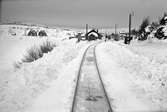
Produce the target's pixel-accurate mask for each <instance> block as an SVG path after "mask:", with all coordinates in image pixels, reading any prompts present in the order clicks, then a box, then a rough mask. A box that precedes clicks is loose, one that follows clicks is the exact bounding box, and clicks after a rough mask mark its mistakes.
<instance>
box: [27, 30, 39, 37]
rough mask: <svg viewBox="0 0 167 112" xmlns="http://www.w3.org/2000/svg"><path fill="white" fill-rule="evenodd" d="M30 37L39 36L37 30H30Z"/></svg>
mask: <svg viewBox="0 0 167 112" xmlns="http://www.w3.org/2000/svg"><path fill="white" fill-rule="evenodd" d="M28 36H37V32H36V31H35V30H32V29H31V30H30V31H29V32H28Z"/></svg>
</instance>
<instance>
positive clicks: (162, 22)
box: [159, 12, 167, 25]
mask: <svg viewBox="0 0 167 112" xmlns="http://www.w3.org/2000/svg"><path fill="white" fill-rule="evenodd" d="M166 19H167V13H166V12H165V13H164V16H163V17H162V18H161V19H160V20H159V24H160V25H165V24H166V22H167V20H166Z"/></svg>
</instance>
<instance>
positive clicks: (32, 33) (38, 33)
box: [27, 29, 47, 37]
mask: <svg viewBox="0 0 167 112" xmlns="http://www.w3.org/2000/svg"><path fill="white" fill-rule="evenodd" d="M27 35H28V36H40V37H44V36H47V33H46V32H45V30H40V31H38V30H35V29H31V30H30V31H29V32H28V34H27Z"/></svg>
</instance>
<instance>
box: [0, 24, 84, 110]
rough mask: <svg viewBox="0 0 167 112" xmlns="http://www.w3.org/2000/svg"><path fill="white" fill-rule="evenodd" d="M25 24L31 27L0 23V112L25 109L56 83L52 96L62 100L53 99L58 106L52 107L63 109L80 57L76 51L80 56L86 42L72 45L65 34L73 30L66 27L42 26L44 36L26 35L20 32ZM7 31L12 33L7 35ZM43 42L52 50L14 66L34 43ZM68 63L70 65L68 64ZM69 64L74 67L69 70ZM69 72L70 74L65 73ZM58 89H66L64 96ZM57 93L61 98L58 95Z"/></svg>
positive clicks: (74, 42) (73, 32)
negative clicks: (45, 31) (48, 27)
mask: <svg viewBox="0 0 167 112" xmlns="http://www.w3.org/2000/svg"><path fill="white" fill-rule="evenodd" d="M25 27H26V28H25ZM27 27H28V29H30V28H32V27H31V26H21V25H1V28H0V52H1V56H0V99H1V100H0V111H1V112H23V111H25V110H27V109H28V108H30V107H31V106H32V105H33V103H32V102H34V100H35V99H36V98H38V96H39V95H40V94H43V92H44V91H46V90H47V89H48V88H50V87H52V84H53V83H56V82H57V83H56V84H57V86H55V87H56V89H55V90H56V92H57V97H56V98H57V100H58V98H60V100H59V101H64V103H65V104H61V103H58V102H57V103H58V104H59V105H58V106H57V107H58V108H56V109H58V110H59V109H60V107H62V109H65V106H67V105H66V103H68V100H70V99H69V98H68V96H69V95H71V94H72V93H71V91H72V90H71V89H72V88H73V86H72V84H73V83H74V82H73V80H74V79H75V70H76V69H77V67H76V66H77V64H78V63H79V62H80V61H79V59H80V58H81V57H79V54H80V55H82V52H83V49H84V48H85V46H87V43H86V42H81V43H79V44H76V41H77V40H76V39H72V40H68V38H69V36H71V35H74V34H75V33H76V32H75V31H70V30H61V29H46V30H47V33H48V35H49V36H48V37H42V38H41V37H31V36H26V35H24V34H25V33H24V32H25V30H26V29H27ZM41 29H42V28H41ZM11 30H12V33H15V34H16V35H11ZM45 41H50V42H52V43H54V44H55V45H56V47H55V48H54V49H53V51H51V52H49V53H46V54H44V55H43V57H42V58H40V59H38V60H36V61H34V62H31V63H22V64H21V65H20V67H19V68H16V67H15V66H14V65H15V63H16V62H20V61H21V59H22V58H23V57H24V55H25V53H26V52H27V49H29V48H31V47H32V46H34V45H36V46H39V45H40V44H42V43H43V42H45ZM76 59H78V61H77V62H78V63H77V62H76V61H75V62H73V60H76ZM69 63H71V64H72V65H73V66H70V65H71V64H70V65H68V64H69ZM69 66H70V67H71V68H70V69H69V70H68V71H69V72H67V73H66V74H64V72H65V70H67V68H69ZM73 67H75V69H74V71H73V70H71V69H72V68H73ZM70 70H71V71H70ZM70 72H72V73H71V74H69V73H70ZM65 77H67V78H65ZM65 79H67V80H65ZM63 80H65V82H63ZM68 80H69V81H70V82H69V81H68ZM60 86H61V87H62V88H61V87H60ZM67 89H69V91H68V90H67ZM62 91H66V92H64V94H66V95H63V92H62ZM61 93H62V96H63V97H65V100H62V99H61V97H60V96H58V95H61ZM55 95H56V94H55ZM55 101H56V100H55ZM61 105H62V106H61ZM69 105H70V104H69ZM39 109H40V108H39Z"/></svg>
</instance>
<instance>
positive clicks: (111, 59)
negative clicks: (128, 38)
mask: <svg viewBox="0 0 167 112" xmlns="http://www.w3.org/2000/svg"><path fill="white" fill-rule="evenodd" d="M150 51H151V50H150ZM97 56H98V58H97V59H98V63H99V67H100V70H101V73H102V77H103V80H104V83H105V86H106V88H107V91H108V93H109V96H110V98H111V100H110V101H111V104H112V105H113V108H114V110H115V111H116V112H129V111H130V112H131V111H133V112H138V111H165V110H167V108H166V107H167V106H166V105H167V95H166V93H167V80H166V79H167V70H166V69H165V68H166V67H167V63H161V64H160V63H158V62H156V61H155V60H153V59H151V58H149V57H146V56H145V55H139V54H136V53H135V52H132V51H130V50H128V49H127V48H126V46H125V45H121V44H117V43H111V42H108V43H103V44H101V45H99V46H98V47H97Z"/></svg>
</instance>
